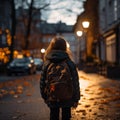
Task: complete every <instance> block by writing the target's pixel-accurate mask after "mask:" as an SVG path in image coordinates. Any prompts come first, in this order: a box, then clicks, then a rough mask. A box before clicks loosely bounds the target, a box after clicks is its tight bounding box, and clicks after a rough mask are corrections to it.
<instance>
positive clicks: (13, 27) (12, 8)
mask: <svg viewBox="0 0 120 120" xmlns="http://www.w3.org/2000/svg"><path fill="white" fill-rule="evenodd" d="M10 3H11V19H12V25H11V46H10V52H11V54H10V61H12V59H13V52H14V39H15V31H16V14H15V3H14V0H10Z"/></svg>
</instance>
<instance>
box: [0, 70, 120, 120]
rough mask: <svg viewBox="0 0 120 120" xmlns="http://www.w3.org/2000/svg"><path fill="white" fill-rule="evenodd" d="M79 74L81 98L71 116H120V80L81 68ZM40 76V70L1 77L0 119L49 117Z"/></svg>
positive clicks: (109, 119) (100, 119)
mask: <svg viewBox="0 0 120 120" xmlns="http://www.w3.org/2000/svg"><path fill="white" fill-rule="evenodd" d="M79 77H80V88H81V89H80V90H81V100H80V101H79V105H78V107H77V108H76V109H74V108H72V118H71V120H119V119H120V80H112V79H108V78H105V77H103V76H100V75H98V74H86V73H84V72H83V71H79ZM12 78H13V80H12ZM4 79H5V82H3V81H4ZM39 79H40V74H39V73H38V74H36V75H30V76H18V77H15V76H12V77H6V76H1V77H0V120H49V109H48V108H47V106H46V104H45V103H44V101H43V99H42V98H41V96H40V92H39Z"/></svg>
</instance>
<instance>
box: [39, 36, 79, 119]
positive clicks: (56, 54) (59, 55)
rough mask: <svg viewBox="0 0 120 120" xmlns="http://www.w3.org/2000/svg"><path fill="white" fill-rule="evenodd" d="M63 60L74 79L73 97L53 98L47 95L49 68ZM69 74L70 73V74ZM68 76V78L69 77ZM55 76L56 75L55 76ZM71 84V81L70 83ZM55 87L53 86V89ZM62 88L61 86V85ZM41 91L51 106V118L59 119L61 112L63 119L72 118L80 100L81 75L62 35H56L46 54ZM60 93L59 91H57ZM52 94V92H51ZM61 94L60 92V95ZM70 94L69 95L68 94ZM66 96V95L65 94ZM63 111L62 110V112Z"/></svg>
mask: <svg viewBox="0 0 120 120" xmlns="http://www.w3.org/2000/svg"><path fill="white" fill-rule="evenodd" d="M63 61H66V62H67V64H68V66H69V69H70V74H71V78H72V79H71V80H72V82H71V83H72V87H73V88H72V89H73V90H71V94H72V96H71V98H70V97H68V99H67V100H64V98H63V100H62V101H60V100H58V99H57V100H53V101H52V100H51V99H50V98H52V96H49V97H48V95H47V93H46V92H45V91H46V88H47V82H46V81H47V78H48V77H47V75H48V73H47V70H48V68H49V66H50V64H51V63H53V64H54V63H55V64H58V63H61V62H63ZM68 76H69V75H68ZM68 76H67V77H66V79H67V78H68ZM54 77H55V76H54ZM68 84H69V83H68ZM61 87H62V86H61ZM54 89H55V88H54V87H52V90H54ZM62 89H63V90H62V94H64V93H65V89H64V88H62ZM59 90H60V87H59ZM40 92H41V96H42V98H43V99H44V101H45V103H46V104H47V105H48V107H49V108H50V120H59V118H60V113H61V116H62V120H70V118H71V107H75V108H76V107H77V105H78V101H79V99H80V85H79V77H78V71H77V68H76V65H75V63H74V62H73V60H72V57H71V51H70V47H68V45H67V42H66V40H65V39H64V37H62V36H55V37H54V38H53V39H52V40H51V42H50V44H49V46H48V48H47V50H46V52H45V55H44V64H43V68H42V71H41V78H40ZM57 94H58V93H57ZM50 95H51V94H50ZM59 95H60V94H58V96H59ZM66 96H67V95H66ZM68 96H69V95H68ZM64 97H65V96H64ZM60 111H61V112H60Z"/></svg>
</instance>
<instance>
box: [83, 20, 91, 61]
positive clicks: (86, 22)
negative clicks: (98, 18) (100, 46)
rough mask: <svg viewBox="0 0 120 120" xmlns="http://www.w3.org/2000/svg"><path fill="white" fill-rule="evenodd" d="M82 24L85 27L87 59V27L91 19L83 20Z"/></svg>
mask: <svg viewBox="0 0 120 120" xmlns="http://www.w3.org/2000/svg"><path fill="white" fill-rule="evenodd" d="M82 26H83V28H84V35H85V59H86V58H87V44H88V43H87V29H88V28H89V26H90V22H89V21H83V22H82Z"/></svg>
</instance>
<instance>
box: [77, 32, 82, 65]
mask: <svg viewBox="0 0 120 120" xmlns="http://www.w3.org/2000/svg"><path fill="white" fill-rule="evenodd" d="M76 34H77V37H78V42H79V43H78V64H79V65H80V59H81V41H80V37H81V36H82V35H83V32H82V31H77V32H76Z"/></svg>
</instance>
